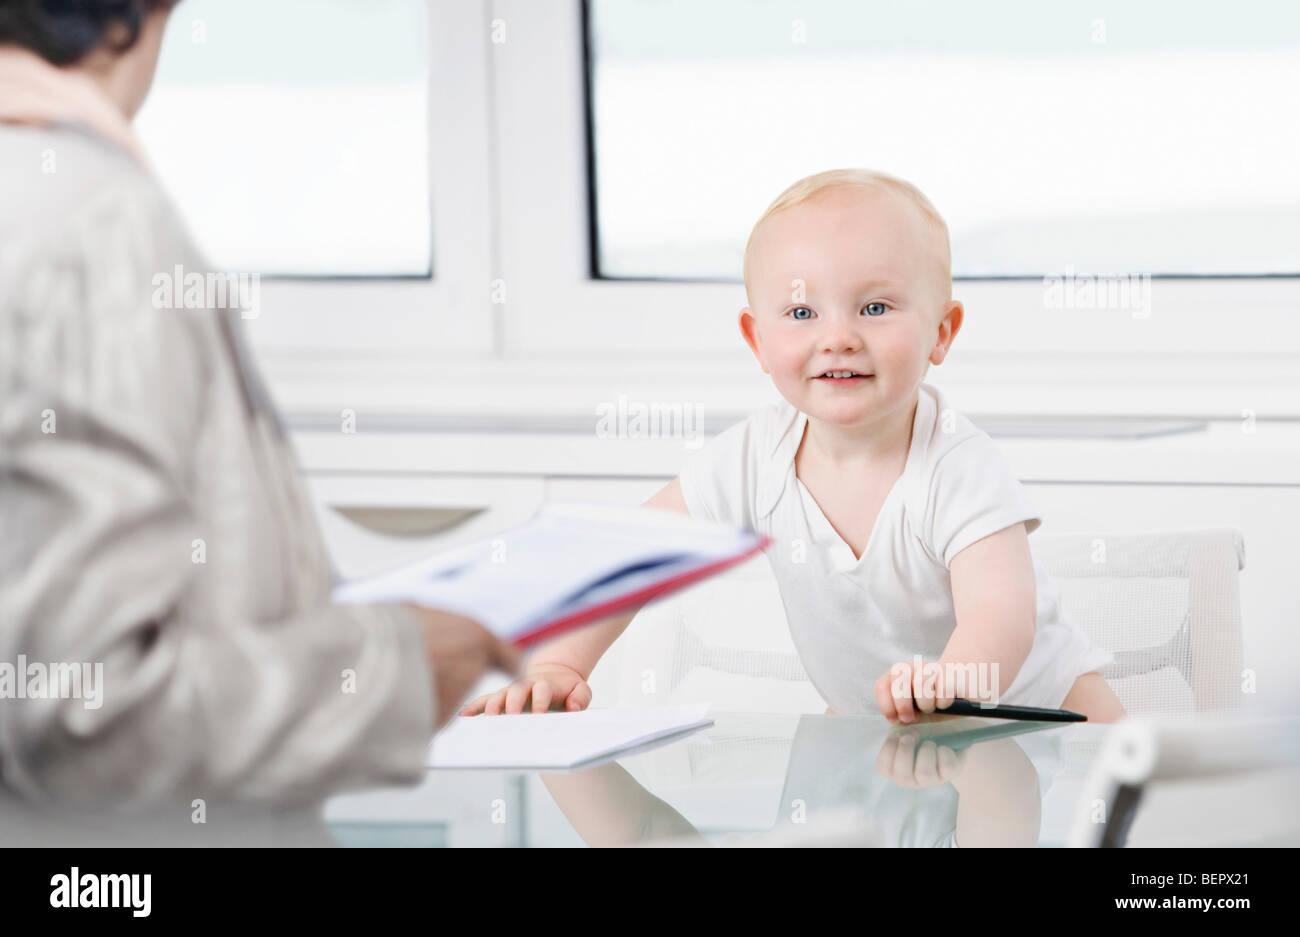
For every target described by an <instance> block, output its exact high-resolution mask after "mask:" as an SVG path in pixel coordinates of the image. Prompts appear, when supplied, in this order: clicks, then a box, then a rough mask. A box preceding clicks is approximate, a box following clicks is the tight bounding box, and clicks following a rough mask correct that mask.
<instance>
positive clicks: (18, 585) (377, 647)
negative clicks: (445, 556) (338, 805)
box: [0, 124, 435, 804]
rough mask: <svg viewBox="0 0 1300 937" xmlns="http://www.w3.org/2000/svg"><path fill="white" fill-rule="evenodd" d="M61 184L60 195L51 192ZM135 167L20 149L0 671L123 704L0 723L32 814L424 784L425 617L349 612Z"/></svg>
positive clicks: (276, 431)
mask: <svg viewBox="0 0 1300 937" xmlns="http://www.w3.org/2000/svg"><path fill="white" fill-rule="evenodd" d="M51 168H52V171H50V170H51ZM177 265H181V267H182V268H183V269H184V271H186V272H190V271H200V272H203V271H206V270H208V269H209V268H208V267H206V266H205V265H204V263H203V260H202V258H201V257H200V256H199V255H198V254H197V252H196V251H195V250H194V248H193V246H192V245H191V242H190V240H189V239H188V237H187V235H186V232H185V230H184V229H183V227H182V225H181V223H180V221H179V220H178V218H177V215H176V213H175V212H174V210H173V208H172V206H171V205H170V204H169V202H168V200H167V199H166V197H165V196H164V195H163V194H162V192H161V191H160V190H159V187H158V186H157V185H156V184H155V182H154V181H153V180H152V179H151V178H150V176H149V175H148V174H147V173H146V172H145V171H144V170H143V169H142V168H141V166H140V164H139V163H137V162H136V161H134V160H133V159H131V158H129V157H128V156H127V155H126V154H125V152H124V151H123V150H122V149H120V148H119V147H117V146H115V145H113V144H111V143H109V142H106V141H105V140H104V139H103V138H101V137H98V136H93V135H91V134H90V133H88V132H86V131H83V130H80V129H76V128H74V127H71V126H54V127H47V128H41V127H25V126H14V125H7V124H0V665H2V664H3V663H4V662H9V663H10V664H11V665H14V664H16V663H17V661H18V657H19V655H24V656H25V658H26V660H27V661H28V662H39V663H43V664H46V665H49V664H52V663H59V662H63V663H90V664H95V663H102V664H103V692H102V704H101V705H100V706H99V707H98V708H90V707H88V706H87V705H86V701H85V700H82V699H62V700H60V699H50V698H46V699H13V698H7V699H0V777H2V778H3V785H0V789H3V788H7V789H8V791H9V793H10V794H15V793H16V794H19V795H21V796H23V797H25V798H37V799H47V798H55V799H59V800H64V799H68V798H70V799H74V800H90V799H96V800H97V799H99V798H104V797H106V798H109V799H111V800H112V801H115V802H119V803H141V802H149V801H153V800H156V799H173V798H180V799H182V800H183V801H189V800H190V799H191V798H200V797H211V798H216V799H219V800H226V799H232V798H233V799H238V800H243V801H257V802H270V803H277V804H283V803H303V802H309V801H312V800H316V799H319V798H321V797H323V796H324V795H326V794H327V793H329V792H332V791H336V790H340V789H344V788H351V787H358V786H365V785H373V784H377V783H382V782H408V781H414V780H417V779H419V778H420V776H421V773H422V767H423V763H424V756H425V750H426V746H427V743H428V740H429V738H430V735H431V734H432V732H433V730H434V709H435V703H434V693H433V687H432V682H431V676H430V674H429V672H428V667H427V664H426V661H425V657H424V652H423V644H422V640H421V634H420V631H419V625H418V621H417V618H416V616H415V615H414V613H412V612H411V611H409V610H407V609H404V608H401V607H396V606H375V607H342V606H337V605H333V604H331V602H330V599H329V590H330V587H331V579H332V576H331V570H330V565H329V561H328V558H327V555H326V553H325V550H324V547H323V545H322V542H321V538H320V536H319V533H318V531H317V528H316V524H315V520H314V517H313V516H312V514H311V509H310V506H309V505H308V504H307V503H306V501H305V496H304V493H303V490H302V487H301V485H300V484H299V481H298V479H297V476H296V473H295V467H294V461H293V458H292V455H291V452H290V450H289V448H288V446H287V443H286V440H285V437H284V435H283V433H282V432H281V430H280V428H279V426H278V423H277V420H276V418H275V415H274V412H273V410H272V409H271V407H270V405H269V404H268V402H267V399H266V396H265V393H264V391H263V390H262V385H261V384H260V382H259V381H258V379H257V377H256V374H255V372H254V371H253V370H252V369H251V367H250V366H249V360H248V357H247V353H246V351H245V349H244V346H243V345H242V343H241V341H240V337H239V320H238V313H237V312H234V313H232V312H228V311H222V310H213V309H206V308H200V309H179V308H157V307H156V306H155V303H154V294H155V286H154V277H155V275H157V274H168V275H172V274H173V273H174V270H175V268H176V266H177Z"/></svg>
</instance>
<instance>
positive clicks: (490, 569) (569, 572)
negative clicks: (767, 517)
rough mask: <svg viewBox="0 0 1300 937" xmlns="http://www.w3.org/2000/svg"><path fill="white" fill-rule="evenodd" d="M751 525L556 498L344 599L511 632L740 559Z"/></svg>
mask: <svg viewBox="0 0 1300 937" xmlns="http://www.w3.org/2000/svg"><path fill="white" fill-rule="evenodd" d="M759 542H760V538H759V536H758V535H757V534H755V533H753V532H752V531H747V530H737V529H731V528H724V527H717V526H714V525H712V524H705V523H701V522H700V521H696V520H693V519H691V518H689V517H686V516H683V515H679V514H675V513H670V512H667V511H656V510H650V509H641V508H631V509H629V508H620V507H609V506H606V505H584V504H571V503H551V504H547V505H545V506H544V507H543V508H542V509H541V510H540V511H539V512H538V513H537V515H536V516H535V517H534V518H533V519H532V520H530V521H529V522H528V523H527V524H525V525H523V526H521V527H516V528H514V529H513V530H507V531H504V532H502V533H501V534H500V535H499V536H497V537H495V538H492V539H488V540H482V541H478V542H476V543H471V544H468V545H466V546H463V547H460V548H458V549H454V550H447V551H443V552H440V553H437V554H435V555H433V556H430V557H427V558H425V559H423V560H420V561H419V562H416V563H412V564H409V565H407V566H404V567H401V568H399V569H396V570H392V571H390V572H386V573H381V574H380V575H378V576H373V577H370V578H368V579H363V580H358V581H355V582H349V583H345V584H343V585H342V586H339V587H338V589H336V590H335V593H334V597H335V600H336V601H339V602H413V603H415V604H418V605H424V606H426V607H429V608H441V609H446V610H448V611H452V612H459V613H460V614H462V615H467V616H469V617H471V618H474V619H475V620H477V621H481V622H482V623H483V624H484V625H486V626H487V627H488V628H489V629H491V630H492V632H493V633H494V634H496V635H497V636H498V637H501V638H504V639H506V640H516V639H518V638H520V637H521V636H525V635H528V634H529V633H531V632H533V631H534V630H536V629H537V628H539V627H541V626H542V625H544V624H546V623H548V622H551V621H554V620H556V619H557V618H562V617H567V616H569V615H574V614H577V613H580V612H582V611H584V610H586V609H589V608H593V607H595V606H597V605H601V604H602V603H604V602H607V601H610V600H613V599H617V598H619V597H621V596H625V595H629V594H632V593H634V592H636V591H638V590H639V589H641V588H645V587H648V586H653V585H655V584H657V583H661V582H666V581H669V580H673V579H675V578H677V577H679V576H681V575H684V574H685V573H689V572H691V571H693V570H695V569H700V568H702V567H705V566H709V565H712V564H714V563H718V562H721V561H724V560H726V559H729V558H732V557H737V556H740V555H742V554H743V553H745V552H746V551H748V550H750V549H753V548H754V547H756V546H757V545H758V543H759Z"/></svg>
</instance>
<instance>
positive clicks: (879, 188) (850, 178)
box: [744, 169, 952, 296]
mask: <svg viewBox="0 0 1300 937" xmlns="http://www.w3.org/2000/svg"><path fill="white" fill-rule="evenodd" d="M840 188H850V189H857V190H859V191H867V192H892V193H894V194H895V195H899V196H902V197H903V198H904V199H906V200H907V201H908V202H909V203H910V204H912V205H913V206H914V207H915V208H917V209H919V210H920V212H921V215H922V216H923V217H924V218H925V220H926V221H927V222H929V224H930V228H931V230H932V232H933V233H934V234H935V236H936V238H935V240H936V242H937V245H938V247H939V261H940V264H941V272H942V274H943V279H944V281H945V288H946V289H947V290H949V291H950V290H951V289H952V248H951V246H950V245H949V242H948V225H947V223H946V222H945V221H944V220H943V216H942V215H940V214H939V210H938V209H937V208H935V207H934V204H933V203H932V202H931V201H930V200H929V199H928V198H926V197H925V193H923V192H922V191H921V190H920V189H918V188H917V187H916V186H914V185H912V183H910V182H907V181H905V180H903V179H899V178H897V177H895V176H891V175H888V174H886V173H883V172H876V171H875V170H873V169H829V170H827V171H826V172H819V173H815V174H814V175H811V176H806V177H804V178H803V179H800V180H799V181H798V182H796V183H794V185H792V186H790V187H789V188H788V189H786V190H785V191H784V192H782V193H781V194H780V195H778V196H777V197H776V200H775V201H773V202H772V204H771V205H769V206H767V210H766V211H764V212H763V214H762V215H760V216H759V219H758V221H756V222H754V227H753V228H752V229H751V230H750V232H749V240H748V241H746V242H745V261H744V278H745V293H746V295H748V294H749V255H750V253H751V252H752V250H753V247H754V237H755V235H757V234H758V229H759V228H761V227H762V226H763V222H765V221H767V219H768V218H771V217H772V216H773V215H775V214H776V213H777V212H781V211H785V210H786V209H787V208H793V207H794V206H796V205H801V204H803V203H804V202H806V201H808V200H809V199H811V198H813V197H814V196H816V195H818V194H819V193H822V192H826V191H828V190H830V189H840ZM948 295H949V296H951V293H950V292H949V294H948Z"/></svg>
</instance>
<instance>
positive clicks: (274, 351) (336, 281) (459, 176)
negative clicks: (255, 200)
mask: <svg viewBox="0 0 1300 937" xmlns="http://www.w3.org/2000/svg"><path fill="white" fill-rule="evenodd" d="M425 9H426V15H425V30H426V33H427V36H428V45H429V68H428V76H427V79H428V94H427V120H428V127H429V128H430V131H431V133H433V134H436V135H442V136H447V137H450V138H454V139H455V141H456V145H455V146H439V143H438V139H437V137H436V136H435V138H434V139H433V140H432V141H431V145H430V147H429V152H428V173H429V203H430V204H429V213H430V219H431V226H432V227H431V237H430V250H431V252H432V256H431V258H430V264H429V269H430V273H429V274H423V275H421V274H413V275H403V276H382V275H381V276H343V277H314V276H264V277H262V278H261V280H260V289H261V303H260V307H261V312H260V314H259V315H258V316H257V317H256V318H254V319H249V320H246V322H245V325H246V329H247V332H248V335H249V337H250V340H251V342H252V345H253V347H254V348H255V349H256V350H257V352H258V354H259V356H260V357H261V358H262V360H263V361H264V362H266V365H267V369H268V371H270V372H272V376H273V377H274V373H275V372H276V371H277V369H279V368H281V367H285V368H290V369H291V368H292V367H293V365H295V364H301V363H302V362H304V361H314V362H317V363H318V364H320V365H321V366H324V367H330V366H335V367H339V368H344V369H346V367H347V366H348V362H349V361H353V362H355V360H356V359H358V358H360V359H374V360H376V361H377V362H379V361H382V360H385V359H391V358H393V357H399V358H402V359H417V360H430V359H433V360H436V359H446V358H453V357H456V358H461V357H464V356H465V355H467V354H468V355H488V354H490V353H491V352H492V350H493V349H494V347H495V344H496V322H495V319H494V316H493V314H492V309H491V306H490V303H489V284H490V280H491V276H490V271H491V269H492V230H493V225H494V220H493V218H492V217H491V211H490V206H491V205H492V189H493V180H492V169H491V141H490V119H489V113H490V98H491V95H490V75H489V59H488V53H487V41H488V39H487V18H486V16H485V11H486V2H485V0H463V2H451V3H448V2H443V0H427V2H426V3H425ZM448 89H454V90H455V93H448ZM343 132H346V130H345V129H344V131H343ZM363 316H364V318H361V317H363Z"/></svg>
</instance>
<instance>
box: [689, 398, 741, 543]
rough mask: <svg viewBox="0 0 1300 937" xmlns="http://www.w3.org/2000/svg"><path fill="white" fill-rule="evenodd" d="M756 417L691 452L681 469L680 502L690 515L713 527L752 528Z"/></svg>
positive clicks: (733, 427) (738, 424)
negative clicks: (684, 503)
mask: <svg viewBox="0 0 1300 937" xmlns="http://www.w3.org/2000/svg"><path fill="white" fill-rule="evenodd" d="M759 435H761V433H760V431H759V425H758V418H757V417H751V418H750V419H748V420H744V421H743V422H740V423H737V424H736V425H735V426H732V427H730V428H729V429H727V430H725V431H723V432H722V433H719V434H718V435H717V436H715V437H714V438H713V439H711V440H709V441H708V442H707V443H705V445H704V448H702V449H700V450H699V451H698V452H695V453H692V454H691V455H690V456H689V457H688V458H687V460H686V462H685V464H684V465H683V466H682V472H681V476H680V479H679V480H680V482H681V486H682V500H684V501H685V502H686V509H687V510H688V511H690V513H691V516H692V517H695V518H699V519H700V520H707V521H712V522H713V523H715V524H729V525H732V526H736V527H749V528H752V527H753V526H754V514H755V511H754V504H755V500H756V492H757V485H758V472H757V459H756V457H755V453H756V450H757V445H758V443H757V437H758V436H759Z"/></svg>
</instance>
